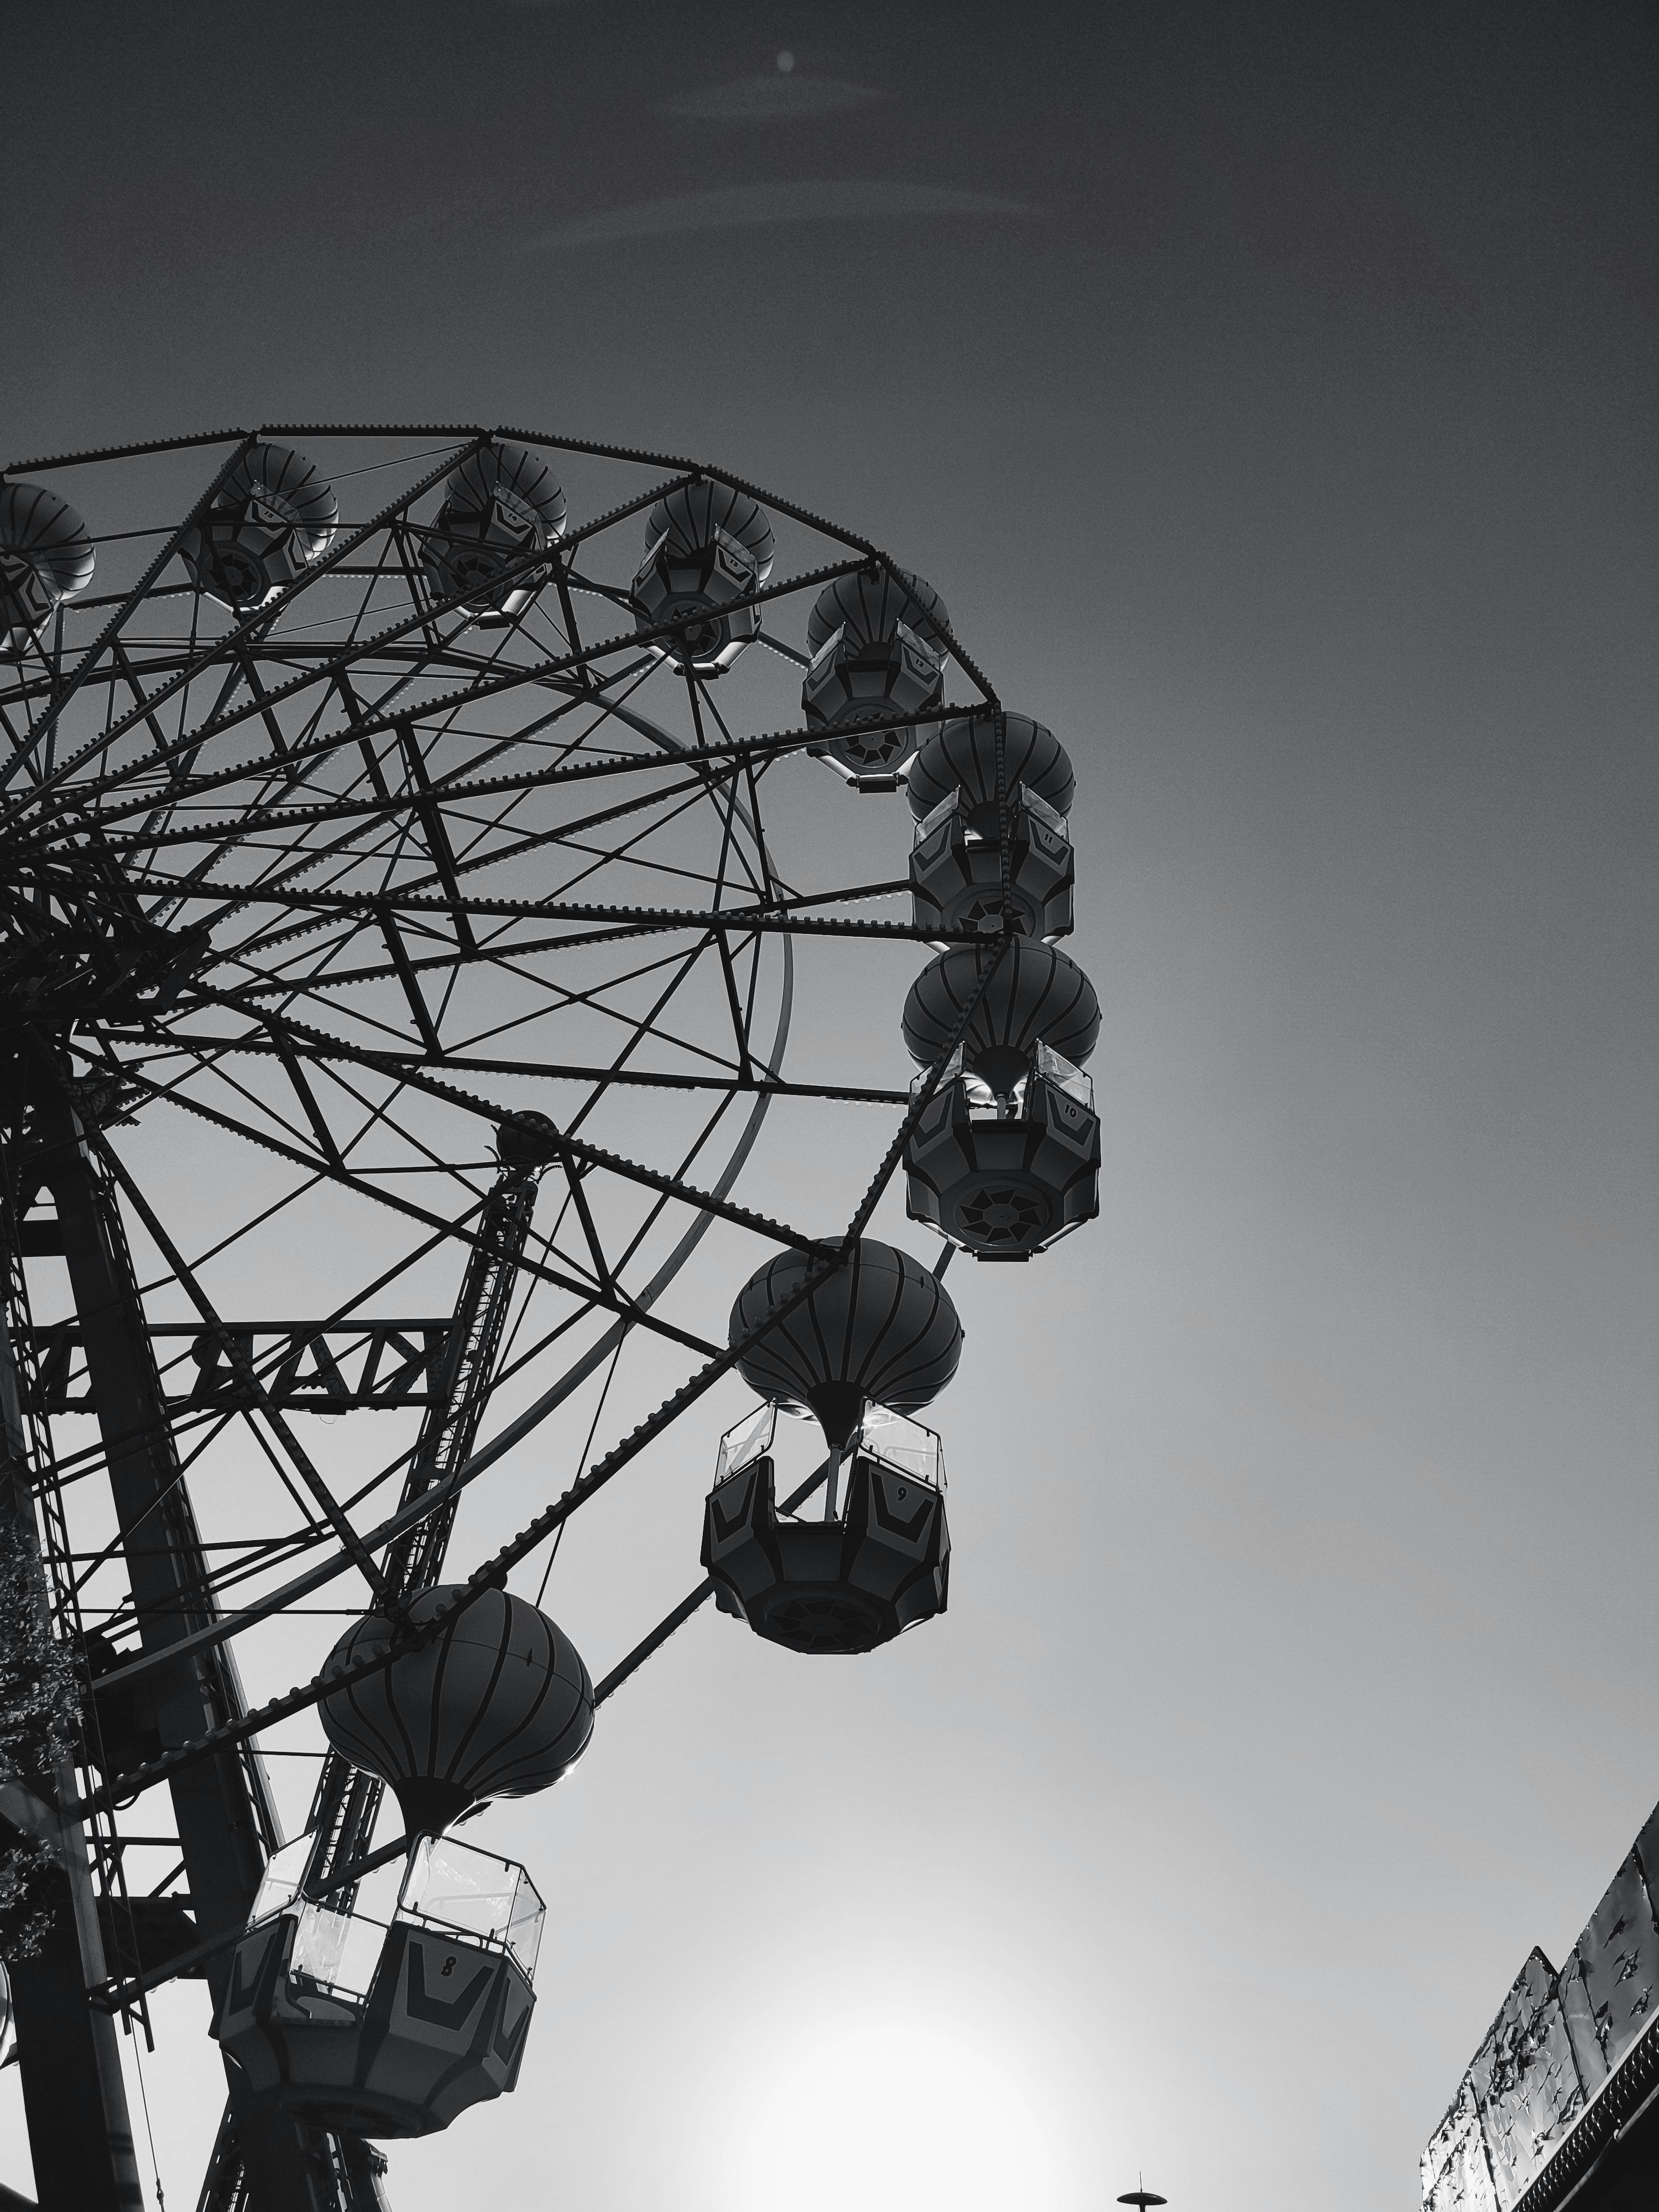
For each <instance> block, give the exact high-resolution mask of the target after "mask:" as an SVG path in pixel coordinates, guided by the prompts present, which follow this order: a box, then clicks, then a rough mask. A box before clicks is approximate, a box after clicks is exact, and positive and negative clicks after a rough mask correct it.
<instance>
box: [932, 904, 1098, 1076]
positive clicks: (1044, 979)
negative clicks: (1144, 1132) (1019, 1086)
mask: <svg viewBox="0 0 1659 2212" xmlns="http://www.w3.org/2000/svg"><path fill="white" fill-rule="evenodd" d="M996 959H997V954H996V951H994V949H993V948H991V947H988V946H987V947H981V946H979V945H952V947H951V950H950V951H948V952H941V953H940V954H939V957H938V958H937V959H936V960H931V961H929V963H927V967H925V968H924V969H922V971H921V975H918V976H917V978H916V980H915V982H914V983H912V985H911V986H910V991H909V995H908V997H907V999H906V1000H905V1001H904V1014H903V1019H902V1026H903V1030H904V1042H905V1044H906V1045H907V1046H908V1048H909V1052H910V1056H911V1058H912V1059H913V1060H918V1061H920V1062H921V1065H922V1066H924V1067H927V1066H932V1064H933V1061H934V1060H938V1059H939V1058H940V1057H941V1056H942V1055H943V1054H944V1053H945V1049H946V1048H947V1046H948V1045H949V1043H950V1041H951V1032H952V1030H954V1029H955V1028H956V1025H957V1023H958V1022H959V1021H960V1020H961V1018H962V1011H963V1007H964V1006H967V1005H968V1004H969V1000H971V999H972V998H973V995H974V994H975V991H976V990H978V988H979V986H980V979H981V976H982V975H984V973H985V969H986V968H987V966H988V965H989V963H991V962H992V961H993V960H996ZM1099 1035H1100V1001H1099V1000H1098V999H1097V998H1096V996H1095V987H1094V985H1093V984H1092V983H1091V981H1089V979H1088V977H1087V976H1086V975H1085V974H1084V972H1083V970H1082V969H1080V968H1079V966H1078V964H1077V963H1076V961H1075V960H1068V959H1067V958H1066V955H1065V954H1064V953H1063V952H1059V951H1055V949H1054V946H1053V945H1043V944H1041V943H1038V942H1036V941H1034V940H1033V939H1030V938H1029V937H1017V938H1014V939H1012V940H1011V941H1010V943H1009V945H1008V946H1007V949H1006V951H1004V952H1003V954H1002V956H1001V958H1000V960H999V961H998V964H997V967H996V970H995V972H994V975H992V977H991V980H990V982H989V984H988V985H987V988H986V992H985V996H984V997H983V998H982V999H981V1000H980V1002H979V1005H978V1006H976V1007H975V1010H974V1014H973V1018H972V1019H971V1020H970V1021H969V1024H968V1027H967V1029H966V1030H965V1031H964V1032H963V1039H962V1056H963V1062H964V1064H965V1065H966V1066H967V1067H968V1069H969V1073H971V1074H974V1075H977V1076H979V1077H980V1078H981V1079H982V1080H983V1081H984V1082H986V1083H988V1084H989V1085H990V1086H991V1088H992V1090H993V1091H1002V1092H1006V1091H1012V1088H1013V1086H1014V1085H1015V1084H1016V1083H1018V1081H1019V1080H1020V1079H1021V1078H1022V1077H1023V1076H1024V1074H1025V1073H1026V1071H1027V1067H1028V1066H1029V1064H1030V1057H1031V1054H1032V1053H1033V1052H1034V1051H1035V1050H1036V1047H1037V1046H1038V1045H1040V1044H1046V1045H1047V1046H1048V1048H1049V1049H1050V1050H1051V1051H1053V1052H1057V1053H1060V1054H1063V1055H1064V1057H1065V1058H1066V1059H1067V1060H1074V1061H1077V1062H1078V1063H1079V1064H1080V1063H1081V1062H1082V1061H1084V1060H1087V1058H1088V1057H1089V1054H1091V1052H1092V1051H1093V1050H1094V1048H1095V1042H1096V1040H1097V1038H1098V1036H1099Z"/></svg>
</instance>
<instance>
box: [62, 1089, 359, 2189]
mask: <svg viewBox="0 0 1659 2212" xmlns="http://www.w3.org/2000/svg"><path fill="white" fill-rule="evenodd" d="M40 1078H41V1080H40V1086H39V1091H38V1093H37V1099H36V1108H37V1115H38V1119H37V1123H36V1127H37V1131H38V1134H39V1139H40V1146H41V1149H40V1155H39V1158H38V1159H37V1160H36V1161H35V1162H34V1163H33V1172H34V1173H35V1174H36V1175H37V1176H38V1177H39V1180H40V1182H42V1183H44V1184H45V1186H46V1188H47V1189H48V1190H49V1191H50V1192H51V1194H52V1199H53V1201H54V1203H55V1205H56V1208H57V1214H58V1229H59V1231H60V1233H61V1236H62V1239H63V1249H64V1260H65V1261H66V1262H67V1265H68V1268H69V1275H70V1289H71V1291H72V1293H73V1296H74V1300H75V1308H76V1316H77V1318H78V1320H79V1322H80V1325H81V1332H82V1344H83V1346H84V1347H85V1355H86V1362H87V1373H88V1381H89V1383H90V1386H91V1395H92V1398H93V1401H94V1406H95V1407H96V1411H97V1418H98V1425H99V1429H100V1434H101V1436H102V1439H103V1445H104V1453H105V1457H106V1462H107V1464H108V1470H109V1483H110V1492H111V1495H112V1498H113V1500H114V1504H115V1512H116V1518H117V1521H118V1524H119V1527H120V1531H121V1542H122V1550H123V1553H124V1555H125V1564H126V1569H127V1576H128V1580H129V1583H130V1584H131V1591H132V1600H133V1607H134V1611H135V1613H136V1615H137V1624H138V1632H139V1638H140V1640H141V1642H142V1643H143V1647H144V1649H145V1650H147V1651H155V1650H165V1649H166V1647H167V1645H168V1644H172V1643H174V1642H176V1641H177V1640H178V1639H179V1638H180V1637H183V1636H185V1635H188V1634H189V1633H190V1632H191V1631H192V1630H195V1629H197V1628H201V1627H205V1626H208V1625H209V1624H210V1621H211V1620H213V1618H214V1604H213V1600H212V1596H211V1594H210V1590H209V1588H208V1583H207V1563H206V1555H205V1553H204V1551H203V1549H202V1543H201V1538H200V1535H199V1534H198V1532H197V1526H196V1517H195V1514H194V1512H193V1510H192V1509H191V1502H190V1498H189V1493H188V1492H187V1491H186V1490H185V1483H184V1477H183V1474H182V1473H181V1471H180V1468H179V1459H178V1452H177V1449H176V1446H175V1443H174V1440H173V1431H172V1427H171V1425H170V1423H169V1421H168V1419H167V1407H166V1402H165V1400H164V1397H163V1395H162V1390H161V1379H160V1376H158V1374H157V1372H156V1368H155V1357H154V1354H153V1353H152V1352H151V1349H150V1343H149V1333H148V1330H147V1329H146V1327H145V1322H144V1314H143V1304H142V1303H141V1301H140V1298H139V1296H138V1290H137V1280H136V1278H135V1276H134V1273H133V1267H132V1260H131V1254H130V1253H129V1251H128V1249H127V1242H126V1235H125V1230H124V1229H123V1227H122V1224H121V1217H120V1212H119V1208H118V1205H117V1202H116V1197H115V1194H114V1192H113V1191H112V1189H111V1188H110V1187H109V1185H108V1183H107V1182H106V1180H105V1179H104V1177H103V1176H102V1175H101V1173H100V1170H99V1168H98V1166H97V1164H96V1163H95V1162H94V1160H93V1158H91V1156H90V1154H89V1153H88V1149H87V1146H86V1145H85V1144H84V1142H83V1141H82V1137H81V1133H80V1129H79V1125H78V1124H77V1122H76V1119H75V1116H74V1115H73V1113H72V1112H71V1111H70V1107H69V1105H68V1103H67V1101H66V1100H65V1099H64V1097H63V1095H62V1090H61V1085H60V1083H59V1080H58V1073H57V1071H56V1070H54V1069H52V1068H48V1067H42V1068H41V1069H40ZM154 1697H155V1728H156V1731H157V1734H158V1735H159V1736H160V1740H161V1744H162V1746H163V1747H169V1748H170V1747H173V1746H175V1745H178V1744H180V1743H184V1742H186V1741H190V1740H191V1738H192V1737H195V1736H197V1735H202V1734H204V1732H205V1731H206V1730H207V1729H210V1728H212V1727H214V1726H215V1725H216V1723H219V1722H220V1721H222V1720H226V1719H228V1718H231V1717H233V1716H234V1715H235V1714H237V1713H238V1712H240V1711H241V1709H242V1700H241V1693H240V1684H239V1682H238V1680H237V1678H236V1673H235V1668H234V1662H232V1661H231V1659H230V1657H229V1655H228V1651H223V1650H220V1651H215V1652H213V1653H212V1654H210V1655H209V1656H207V1657H206V1658H199V1657H198V1658H196V1659H192V1660H191V1661H189V1662H184V1663H181V1664H180V1666H179V1668H177V1670H176V1671H175V1670H169V1671H168V1672H167V1673H165V1674H163V1675H161V1677H160V1678H159V1682H158V1686H157V1688H156V1690H155V1693H154ZM170 1786H171V1789H172V1793H173V1814H174V1818H175V1820H176V1821H177V1824H178V1829H179V1851H180V1855H181V1856H182V1857H183V1859H184V1861H185V1874H186V1876H187V1879H188V1881H189V1883H190V1897H191V1907H192V1910H193V1911H194V1913H195V1916H196V1923H197V1927H198V1928H199V1929H201V1931H202V1934H203V1936H204V1937H207V1936H220V1935H226V1936H228V1935H230V1934H231V1933H233V1932H234V1930H235V1929H238V1928H240V1926H241V1925H242V1923H244V1922H245V1921H246V1918H247V1915H248V1911H249V1909H250V1908H251V1906H252V1902H253V1898H254V1893H255V1892H256V1890H257V1889H258V1884H259V1877H260V1875H261V1874H262V1873H263V1871H264V1862H265V1858H266V1857H267V1855H268V1852H269V1850H270V1846H271V1844H273V1843H274V1841H275V1833H276V1832H275V1826H274V1820H273V1817H272V1814H271V1811H270V1806H269V1804H268V1803H267V1802H265V1800H264V1792H263V1790H262V1788H261V1786H260V1782H259V1778H258V1770H257V1767H256V1766H255V1765H254V1763H253V1761H252V1759H244V1758H243V1757H242V1756H240V1753H237V1752H234V1751H233V1752H224V1753H219V1754H217V1755H216V1757H214V1758H213V1759H206V1760H203V1761H202V1762H200V1763H199V1764H197V1765H194V1766H191V1767H188V1768H185V1770H183V1771H181V1772H180V1773H179V1774H177V1775H175V1776H174V1777H173V1780H172V1783H171V1785H170ZM205 1972H206V1978H207V1981H208V1985H209V1988H210V1990H211V1991H212V1994H213V1998H214V2002H215V2003H216V2004H217V2003H218V2002H220V2001H221V2000H222V1997H223V1995H224V1991H225V1987H226V1984H227V1983H228V1977H229V1973H230V1953H229V1950H228V1948H227V1949H226V1950H223V1951H221V1952H220V1953H218V1954H216V1955H215V1956H214V1957H213V1958H211V1959H210V1960H208V1961H207V1964H206V1968H205ZM230 2088H231V2101H232V2105H233V2107H234V2112H235V2125H236V2135H237V2141H238V2144H239V2147H240V2150H241V2152H242V2154H243V2157H244V2159H245V2160H246V2169H247V2174H248V2179H249V2181H250V2183H251V2184H252V2203H253V2205H254V2207H255V2208H256V2212H331V2195H332V2191H331V2185H330V2182H329V2179H328V2175H327V2172H326V2170H325V2165H324V2164H323V2161H322V2160H321V2158H320V2157H319V2149H320V2148H321V2146H319V2143H318V2142H314V2141H313V2139H312V2137H311V2135H310V2131H309V2130H306V2129H303V2128H301V2126H300V2125H299V2124H297V2123H295V2121H293V2120H291V2119H289V2118H285V2117H283V2116H281V2115H278V2114H273V2113H270V2112H263V2111H261V2110H259V2109H258V2107H257V2106H254V2104H253V2103H252V2100H250V2099H249V2098H248V2096H247V2094H246V2090H245V2089H244V2088H243V2087H242V2084H241V2082H240V2077H239V2076H238V2075H236V2074H235V2072H234V2070H232V2071H231V2081H230Z"/></svg>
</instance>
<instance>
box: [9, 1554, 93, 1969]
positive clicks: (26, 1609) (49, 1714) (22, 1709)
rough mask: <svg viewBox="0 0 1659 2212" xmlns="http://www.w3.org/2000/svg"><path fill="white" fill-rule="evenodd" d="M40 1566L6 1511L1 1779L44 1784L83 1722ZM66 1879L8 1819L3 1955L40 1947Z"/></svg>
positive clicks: (46, 1850) (40, 1844) (22, 1955)
mask: <svg viewBox="0 0 1659 2212" xmlns="http://www.w3.org/2000/svg"><path fill="white" fill-rule="evenodd" d="M39 1571H40V1570H39V1568H38V1566H37V1565H36V1563H35V1559H34V1557H33V1553H32V1551H31V1550H30V1548H29V1547H28V1544H27V1541H26V1540H25V1539H24V1537H23V1535H22V1533H21V1530H20V1529H19V1528H18V1527H17V1524H16V1523H15V1521H13V1520H12V1519H10V1518H9V1516H3V1515H0V1783H7V1782H22V1783H23V1784H26V1785H28V1786H32V1787H36V1788H38V1786H39V1784H40V1782H41V1781H42V1780H43V1779H45V1778H47V1777H49V1776H50V1775H51V1773H52V1769H53V1768H54V1767H55V1766H56V1765H58V1763H59V1762H60V1761H61V1760H62V1759H65V1758H66V1757H67V1756H68V1755H69V1753H70V1751H71V1749H72V1748H73V1746H74V1743H75V1740H76V1731H77V1729H78V1727H79V1724H80V1695H79V1689H78V1686H77V1683H76V1669H75V1662H74V1660H73V1659H72V1657H71V1656H70V1653H69V1651H68V1650H67V1649H66V1648H65V1647H64V1645H63V1644H59V1643H58V1641H57V1640H56V1638H54V1637H53V1636H52V1633H51V1632H50V1630H49V1629H48V1628H47V1626H46V1620H44V1618H43V1617H42V1614H41V1611H40V1603H39V1598H38V1580H37V1577H38V1575H39ZM61 1879H62V1877H61V1875H60V1874H59V1871H58V1865H57V1862H56V1859H55V1857H54V1855H53V1852H52V1849H51V1846H50V1845H49V1844H46V1842H45V1841H44V1840H43V1839H42V1838H40V1837H38V1836H34V1835H30V1834H28V1833H27V1832H24V1831H22V1830H21V1829H18V1828H16V1827H14V1826H11V1825H10V1824H9V1823H8V1822H5V1821H0V1959H7V1960H15V1959H27V1958H31V1957H33V1954H34V1953H35V1952H36V1951H38V1950H39V1949H40V1943H41V1941H42V1939H43V1937H44V1936H45V1934H46V1928H47V1926H48V1924H49V1923H50V1921H51V1918H52V1911H53V1907H54V1904H55V1899H56V1894H57V1892H58V1886H59V1883H60V1881H61Z"/></svg>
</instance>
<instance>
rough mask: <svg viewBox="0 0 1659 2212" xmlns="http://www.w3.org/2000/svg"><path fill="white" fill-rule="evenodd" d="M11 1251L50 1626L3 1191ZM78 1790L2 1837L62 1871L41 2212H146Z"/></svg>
mask: <svg viewBox="0 0 1659 2212" xmlns="http://www.w3.org/2000/svg"><path fill="white" fill-rule="evenodd" d="M8 1181H9V1178H8ZM0 1247H3V1249H0V1264H3V1267H4V1271H5V1292H6V1296H5V1307H6V1310H5V1312H4V1313H3V1314H0V1517H3V1519H4V1521H5V1522H6V1523H7V1525H8V1528H9V1530H10V1531H11V1532H12V1533H14V1534H15V1537H16V1538H17V1540H18V1541H19V1542H20V1545H21V1549H22V1551H23V1553H24V1555H25V1557H26V1558H27V1559H29V1561H30V1562H31V1563H32V1567H33V1572H32V1575H31V1580H32V1581H33V1584H34V1602H35V1606H36V1607H37V1609H38V1612H39V1615H40V1620H41V1622H42V1624H43V1626H44V1625H47V1624H49V1623H50V1620H51V1611H52V1607H51V1595H50V1592H49V1590H48V1588H47V1583H46V1572H45V1570H44V1567H43V1566H42V1564H41V1560H40V1541H39V1536H38V1532H37V1529H36V1525H35V1517H34V1506H33V1496H32V1486H33V1484H32V1477H33V1473H34V1472H36V1470H33V1469H32V1468H31V1465H30V1459H31V1454H30V1450H29V1434H28V1427H27V1425H26V1421H25V1417H24V1408H23V1399H22V1393H21V1389H20V1388H19V1383H18V1373H17V1365H16V1362H15V1358H14V1357H13V1353H12V1333H13V1331H14V1330H15V1332H16V1333H17V1334H18V1335H19V1336H20V1338H21V1340H22V1341H23V1342H24V1343H27V1341H28V1339H27V1328H28V1315H27V1307H26V1306H25V1304H24V1303H23V1279H22V1267H21V1253H20V1251H19V1249H18V1242H17V1237H16V1217H15V1212H14V1209H13V1206H12V1205H11V1203H10V1194H9V1192H0ZM74 1789H75V1784H74V1776H73V1774H72V1773H71V1772H70V1771H63V1772H52V1771H46V1769H44V1768H42V1769H41V1770H40V1771H36V1772H34V1773H31V1774H25V1775H21V1776H19V1777H18V1778H16V1779H15V1780H14V1781H11V1782H9V1783H7V1784H4V1785H3V1787H0V1829H3V1828H4V1827H6V1826H10V1827H12V1828H14V1829H15V1830H17V1831H19V1832H23V1833H26V1834H30V1835H33V1837H35V1838H37V1839H38V1840H40V1841H41V1842H43V1843H45V1844H46V1845H47V1847H48V1848H49V1849H50V1850H52V1852H53V1855H54V1856H55V1857H56V1858H57V1860H58V1868H57V1873H56V1876H55V1879H54V1885H53V1886H54V1888H55V1890H56V1892H57V1894H56V1895H55V1897H54V1898H53V1900H52V1924H51V1926H50V1928H49V1929H48V1930H47V1933H46V1937H45V1940H44V1941H43V1942H42V1944H41V1946H40V1950H39V1951H38V1952H37V1953H36V1954H35V1955H34V1956H33V1958H31V1959H13V1960H9V1961H8V1963H7V1972H8V1974H9V1978H10V1981H11V1992H12V2002H13V2005H14V2008H15V2019H16V2028H17V2063H18V2070H19V2071H20V2073H21V2075H22V2087H23V2111H24V2116H25V2118H26V2121H27V2127H28V2134H29V2151H30V2155H31V2157H32V2158H33V2163H34V2186H35V2191H36V2195H37V2197H38V2200H39V2203H40V2212H138V2208H139V2207H141V2206H142V2204H143V2191H142V2189H141V2187H140V2185H139V2181H138V2166H137V2159H136V2158H135V2156H134V2152H133V2141H132V2124H131V2120H130V2118H128V2114H127V2098H126V2085H125V2081H123V2080H122V2077H121V2051H120V2041H119V2037H118V2033H117V2030H116V2026H115V2020H114V2016H113V2015H112V2014H110V2013H106V2012H99V2011H94V2008H92V2007H91V2006H90V2005H89V2004H88V2002H87V1990H88V1985H89V1984H94V1983H96V1982H100V1981H102V1980H103V1978H104V1973H105V1965H104V1945H103V1939H102V1936H101V1934H100V1929H99V1924H98V1904H97V1899H96V1897H95V1896H94V1891H93V1885H92V1876H91V1873H90V1871H89V1869H88V1863H87V1840H86V1835H85V1832H84V1831H83V1830H82V1826H81V1824H80V1822H79V1821H78V1820H64V1818H63V1816H62V1814H61V1813H60V1812H59V1811H58V1807H59V1805H60V1804H61V1803H62V1802H64V1799H65V1798H66V1797H72V1796H73V1795H74Z"/></svg>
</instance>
